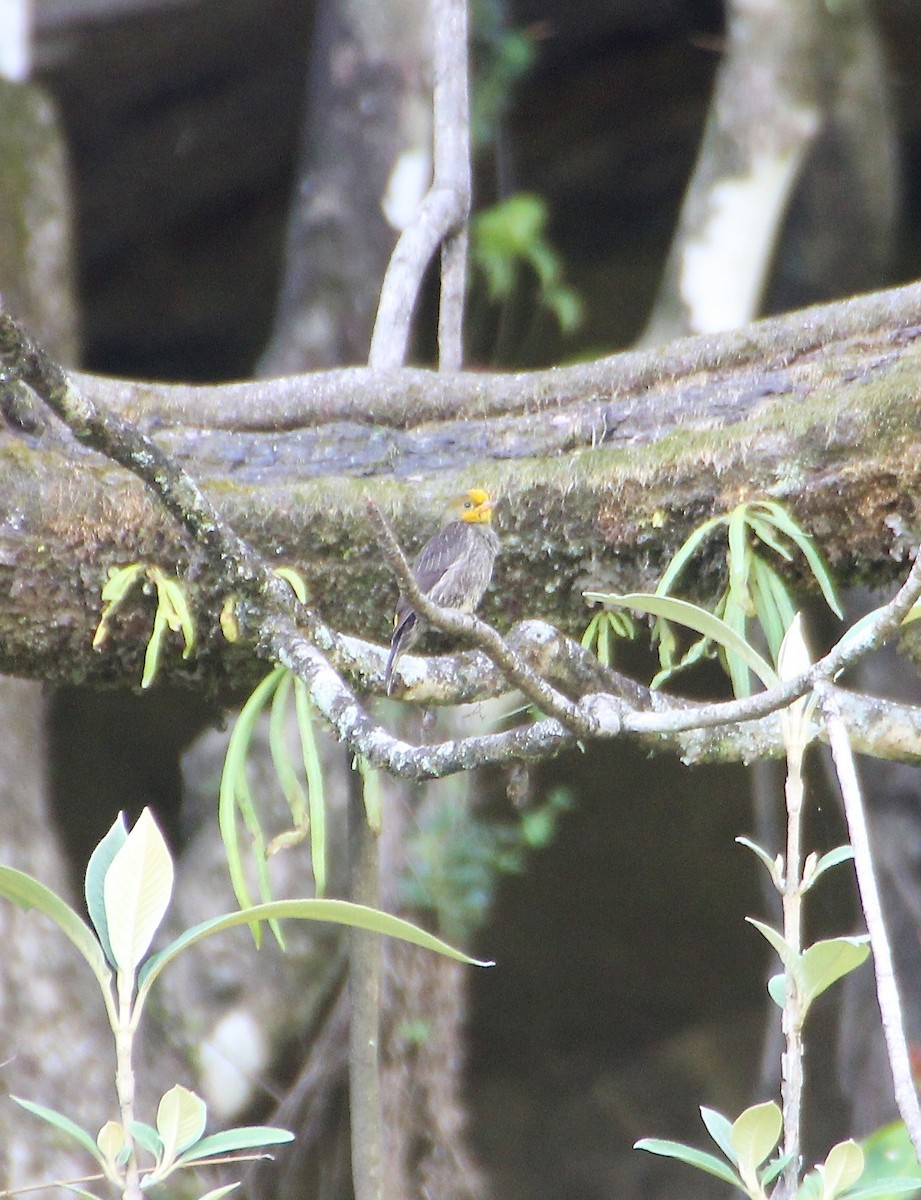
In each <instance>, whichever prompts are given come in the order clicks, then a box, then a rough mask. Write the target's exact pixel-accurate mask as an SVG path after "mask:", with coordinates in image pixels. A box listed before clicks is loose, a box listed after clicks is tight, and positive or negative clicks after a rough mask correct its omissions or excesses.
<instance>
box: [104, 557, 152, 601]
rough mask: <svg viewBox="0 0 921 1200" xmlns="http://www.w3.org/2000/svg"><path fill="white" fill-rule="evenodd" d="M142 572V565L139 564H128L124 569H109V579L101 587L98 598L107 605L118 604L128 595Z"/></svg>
mask: <svg viewBox="0 0 921 1200" xmlns="http://www.w3.org/2000/svg"><path fill="white" fill-rule="evenodd" d="M143 572H144V564H143V563H139V562H135V563H129V564H128V565H127V566H125V567H109V578H108V579H107V580H106V582H105V583H104V584H103V585H102V591H101V592H100V598H101V599H102V600H103V601H105V603H107V604H118V603H119V602H120V601H122V600H124V598H125V597H126V596H127V595H128V593H129V592H130V591H131V589H132V587H134V585H135V583H136V582H137V579H138V576H139V575H141V574H143Z"/></svg>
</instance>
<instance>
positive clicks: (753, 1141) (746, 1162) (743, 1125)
mask: <svg viewBox="0 0 921 1200" xmlns="http://www.w3.org/2000/svg"><path fill="white" fill-rule="evenodd" d="M782 1132H783V1117H782V1116H781V1112H780V1109H779V1107H778V1106H777V1105H776V1104H775V1103H774V1101H773V1100H767V1101H765V1103H764V1104H753V1105H752V1106H751V1107H750V1108H746V1109H745V1111H744V1112H743V1113H740V1114H739V1116H738V1117H736V1119H735V1120H734V1121H733V1123H732V1132H731V1134H730V1137H731V1138H732V1145H733V1148H734V1150H735V1152H736V1154H737V1155H738V1156H739V1158H738V1162H739V1171H740V1173H741V1175H742V1178H743V1179H744V1178H745V1176H746V1174H747V1173H748V1171H749V1170H750V1172H751V1174H754V1172H755V1171H757V1169H758V1168H759V1167H760V1166H761V1164H762V1163H763V1162H764V1160H765V1159H766V1158H767V1157H768V1155H769V1154H770V1153H771V1152H772V1151H773V1150H774V1148H775V1146H776V1145H777V1143H778V1142H779V1141H780V1135H781V1133H782Z"/></svg>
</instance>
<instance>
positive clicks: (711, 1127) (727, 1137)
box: [700, 1104, 738, 1163]
mask: <svg viewBox="0 0 921 1200" xmlns="http://www.w3.org/2000/svg"><path fill="white" fill-rule="evenodd" d="M700 1116H701V1120H702V1121H703V1123H704V1125H705V1126H706V1128H707V1133H709V1135H710V1137H712V1138H713V1140H714V1142H716V1144H717V1146H719V1148H720V1149H721V1150H722V1152H723V1153H724V1154H725V1155H726V1157H727V1158H728V1159H729V1161H730V1162H731V1163H735V1162H737V1161H738V1156H737V1154H736V1152H735V1147H734V1146H733V1144H732V1122H731V1121H730V1120H729V1118H728V1117H724V1116H723V1114H722V1113H721V1112H717V1111H716V1109H715V1108H707V1107H706V1106H705V1105H703V1104H702V1105H701V1106H700Z"/></svg>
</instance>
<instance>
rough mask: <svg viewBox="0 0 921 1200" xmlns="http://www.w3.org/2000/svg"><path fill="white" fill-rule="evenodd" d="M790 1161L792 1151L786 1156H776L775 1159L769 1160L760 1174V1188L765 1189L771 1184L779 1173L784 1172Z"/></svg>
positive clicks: (791, 1159)
mask: <svg viewBox="0 0 921 1200" xmlns="http://www.w3.org/2000/svg"><path fill="white" fill-rule="evenodd" d="M792 1161H793V1151H792V1150H791V1151H789V1152H788V1153H787V1154H778V1156H777V1157H776V1158H773V1159H771V1161H770V1162H769V1163H768V1165H767V1166H766V1167H765V1168H764V1170H763V1171H762V1172H761V1186H762V1187H763V1188H766V1187H768V1185H769V1184H772V1183H773V1182H774V1180H775V1179H776V1178H777V1176H778V1175H779V1174H780V1172H781V1171H783V1170H785V1169H786V1167H787V1166H788V1165H789V1164H790V1163H791V1162H792Z"/></svg>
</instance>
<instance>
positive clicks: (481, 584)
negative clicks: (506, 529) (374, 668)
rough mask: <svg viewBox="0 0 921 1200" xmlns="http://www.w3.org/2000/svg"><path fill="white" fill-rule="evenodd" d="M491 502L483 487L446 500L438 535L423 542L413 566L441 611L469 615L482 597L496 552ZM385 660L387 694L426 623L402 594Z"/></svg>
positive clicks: (416, 577)
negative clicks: (455, 610) (403, 656)
mask: <svg viewBox="0 0 921 1200" xmlns="http://www.w3.org/2000/svg"><path fill="white" fill-rule="evenodd" d="M492 510H493V502H492V500H491V499H490V496H489V493H488V492H484V491H483V489H482V488H471V489H470V491H468V492H463V493H462V494H461V495H460V496H455V497H454V499H452V500H451V501H450V503H449V504H448V507H447V508H446V510H445V514H444V523H443V525H442V527H441V529H439V531H438V532H437V533H436V534H435V535H434V536H433V537H431V538H429V540H428V541H427V542H426V543H425V545H424V546H423V547H422V549H421V550H420V551H419V554H418V556H417V557H416V560H415V561H414V562H413V565H412V572H413V577H414V578H415V580H416V583H418V585H419V590H420V591H421V592H422V593H423V594H424V595H425V596H427V597H428V599H429V600H431V601H432V603H433V604H437V605H439V607H441V608H458V609H460V610H461V612H473V610H474V609H475V608H476V606H477V605H478V604H479V603H480V601H481V600H482V598H483V593H484V592H485V591H486V588H487V586H488V585H489V580H490V578H491V577H492V569H493V563H494V562H495V561H496V555H497V554H498V553H499V539H498V537H496V534H495V531H494V530H493V527H492ZM393 624H394V630H393V637H392V638H391V639H390V657H389V658H388V659H387V669H386V670H385V672H384V684H385V686H386V689H387V695H388V696H389V695H390V689H391V687H392V685H393V669H394V667H395V666H396V664H397V662H398V660H399V658H400V655H401V654H403V653H404V652H405V651H406V650H408V649H409V648H410V646H412V645H414V644H415V642H416V641H418V639H419V637H420V636H421V635H422V633H423V631H424V629H425V621H424V620H423V619H422V618H421V617H420V616H419V615H418V614H417V613H416V612H415V611H414V610H413V607H412V605H411V604H410V603H409V602H408V601H407V600H406V599H405V598H404V597H403V596H401V597H400V599H399V602H398V603H397V611H396V616H395V617H394V618H393Z"/></svg>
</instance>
